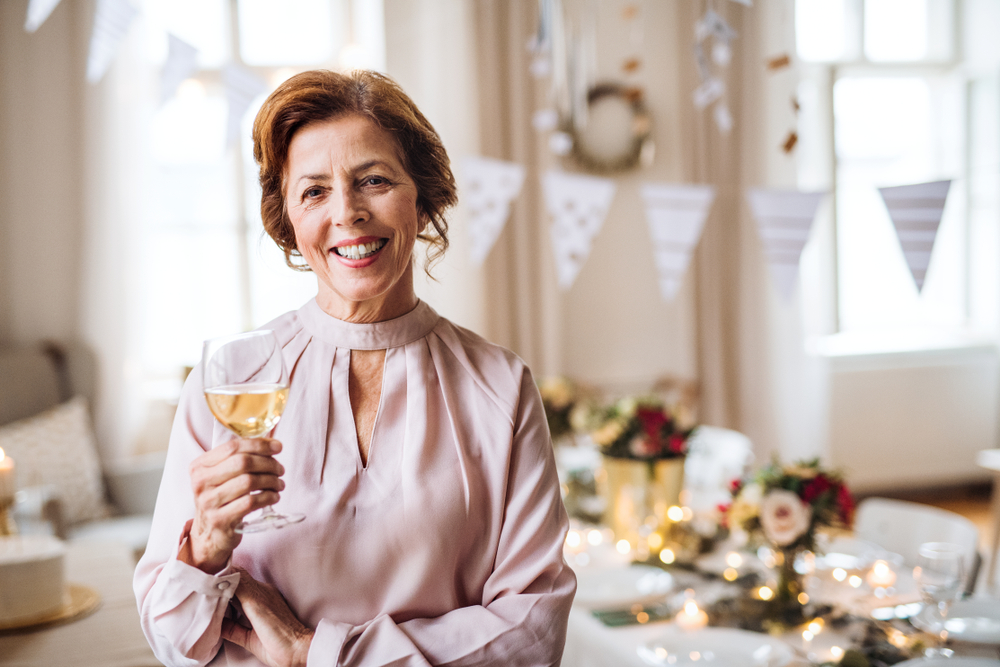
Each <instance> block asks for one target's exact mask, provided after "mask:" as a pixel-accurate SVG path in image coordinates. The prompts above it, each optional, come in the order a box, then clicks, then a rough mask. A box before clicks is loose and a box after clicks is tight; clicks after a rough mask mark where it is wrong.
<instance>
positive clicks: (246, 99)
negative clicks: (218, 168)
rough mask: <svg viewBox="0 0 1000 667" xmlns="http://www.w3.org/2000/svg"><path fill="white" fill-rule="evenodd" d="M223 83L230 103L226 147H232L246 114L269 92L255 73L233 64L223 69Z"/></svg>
mask: <svg viewBox="0 0 1000 667" xmlns="http://www.w3.org/2000/svg"><path fill="white" fill-rule="evenodd" d="M222 83H223V85H225V88H226V101H227V102H228V103H229V120H228V123H227V126H226V146H232V145H233V143H234V142H235V141H237V140H238V139H239V136H240V127H241V126H242V124H243V116H244V114H246V112H247V109H249V108H250V104H251V103H252V102H253V101H254V99H255V98H256V97H257V96H258V95H260V94H261V93H263V92H265V91H266V90H267V84H266V83H265V82H264V80H263V79H261V78H260V77H259V76H257V75H256V74H254V73H253V72H251V71H249V70H247V69H245V68H243V67H240V66H239V65H233V64H231V63H230V64H228V65H226V66H225V67H223V68H222Z"/></svg>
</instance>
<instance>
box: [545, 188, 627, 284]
mask: <svg viewBox="0 0 1000 667" xmlns="http://www.w3.org/2000/svg"><path fill="white" fill-rule="evenodd" d="M542 189H543V191H544V193H545V207H546V209H548V212H549V215H551V216H552V228H551V230H550V233H551V235H552V248H553V252H554V253H555V260H556V272H557V275H558V279H559V287H561V288H562V289H564V290H567V289H569V288H570V287H572V285H573V281H575V280H576V276H577V274H579V273H580V269H581V268H582V267H583V264H584V262H586V261H587V257H588V256H589V255H590V246H591V244H592V243H593V240H594V237H595V236H596V235H597V232H599V231H600V230H601V226H602V225H603V224H604V218H605V217H606V216H607V215H608V209H609V208H610V207H611V200H612V199H613V198H614V196H615V182H614V181H612V180H611V179H609V178H601V177H599V176H584V175H581V174H567V173H564V172H559V171H549V172H546V174H545V176H544V177H543V179H542Z"/></svg>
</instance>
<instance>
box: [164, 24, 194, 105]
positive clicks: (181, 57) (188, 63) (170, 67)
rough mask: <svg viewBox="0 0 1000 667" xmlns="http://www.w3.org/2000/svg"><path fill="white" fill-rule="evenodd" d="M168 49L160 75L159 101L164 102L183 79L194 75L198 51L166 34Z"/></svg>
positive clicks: (171, 95) (175, 90) (177, 38)
mask: <svg viewBox="0 0 1000 667" xmlns="http://www.w3.org/2000/svg"><path fill="white" fill-rule="evenodd" d="M167 39H169V40H170V47H169V50H168V51H167V62H165V63H164V64H163V71H162V72H161V73H160V100H161V101H162V102H166V101H167V100H169V99H170V98H171V97H173V96H174V93H175V92H177V86H179V85H181V82H182V81H184V79H187V78H188V77H190V76H191V75H192V74H194V73H195V72H196V71H197V69H198V49H196V48H194V47H193V46H191V45H190V44H188V43H187V42H185V41H184V40H183V39H181V38H179V37H176V36H175V35H171V34H169V33H168V34H167Z"/></svg>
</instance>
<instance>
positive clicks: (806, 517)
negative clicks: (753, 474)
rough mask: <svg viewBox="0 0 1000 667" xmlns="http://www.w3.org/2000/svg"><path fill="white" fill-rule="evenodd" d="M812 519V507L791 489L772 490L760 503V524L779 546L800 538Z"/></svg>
mask: <svg viewBox="0 0 1000 667" xmlns="http://www.w3.org/2000/svg"><path fill="white" fill-rule="evenodd" d="M811 520H812V508H811V507H809V506H808V505H806V504H805V503H803V502H802V500H801V499H800V498H799V497H798V495H796V494H794V493H792V492H791V491H785V490H784V489H778V490H775V491H771V492H770V493H768V494H767V495H766V496H764V500H763V501H762V502H761V504H760V525H761V527H762V528H763V529H764V536H765V537H766V538H767V539H768V540H770V541H771V543H772V544H774V545H775V546H778V547H787V546H788V545H789V544H791V543H792V542H794V541H795V540H797V539H799V538H800V537H801V536H802V535H803V534H804V533H805V532H806V531H807V530H809V522H810V521H811Z"/></svg>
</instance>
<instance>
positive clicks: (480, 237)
mask: <svg viewBox="0 0 1000 667" xmlns="http://www.w3.org/2000/svg"><path fill="white" fill-rule="evenodd" d="M462 177H463V180H464V183H463V187H462V191H463V193H464V196H463V200H464V203H465V205H466V207H467V208H468V210H469V237H470V239H471V241H472V248H471V254H472V262H473V263H474V264H475V265H476V266H479V265H480V264H482V263H483V260H485V259H486V256H487V255H489V254H490V250H491V249H492V248H493V244H494V243H495V242H496V240H497V238H498V237H499V236H500V232H501V231H502V230H503V226H504V225H505V224H506V223H507V218H509V217H510V202H511V201H512V200H513V199H514V198H515V197H517V195H518V194H520V192H521V186H522V185H524V167H522V166H521V165H519V164H515V163H513V162H504V161H502V160H494V159H491V158H485V157H471V156H470V157H467V158H465V159H464V160H462Z"/></svg>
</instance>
